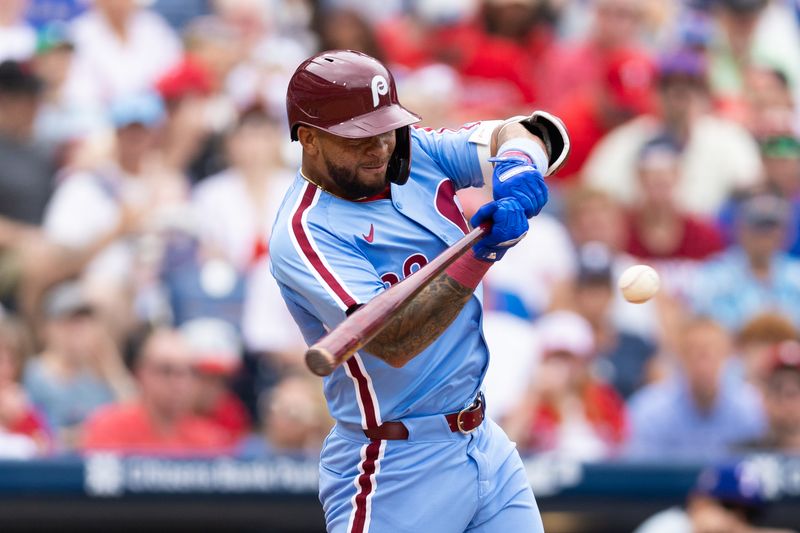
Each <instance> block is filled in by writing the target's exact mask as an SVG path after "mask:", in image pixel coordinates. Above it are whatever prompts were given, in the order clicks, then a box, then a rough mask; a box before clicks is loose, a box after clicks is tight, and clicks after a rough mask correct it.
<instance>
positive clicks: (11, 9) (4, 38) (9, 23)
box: [0, 0, 36, 63]
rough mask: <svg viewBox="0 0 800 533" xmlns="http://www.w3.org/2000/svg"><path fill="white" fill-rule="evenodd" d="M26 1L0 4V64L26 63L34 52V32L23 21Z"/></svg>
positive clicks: (6, 1) (13, 0) (9, 0)
mask: <svg viewBox="0 0 800 533" xmlns="http://www.w3.org/2000/svg"><path fill="white" fill-rule="evenodd" d="M27 3H28V2H27V0H5V1H4V2H0V63H1V62H3V61H5V60H8V59H10V60H14V61H26V60H28V59H30V58H31V56H32V55H33V53H34V50H36V30H34V29H33V28H32V27H31V25H30V24H28V23H27V21H26V20H25V8H26V7H27Z"/></svg>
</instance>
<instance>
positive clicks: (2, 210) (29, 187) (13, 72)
mask: <svg viewBox="0 0 800 533" xmlns="http://www.w3.org/2000/svg"><path fill="white" fill-rule="evenodd" d="M41 95H42V80H40V79H39V78H38V77H37V76H36V75H35V74H34V73H33V71H32V70H31V67H30V65H28V64H25V63H18V62H15V61H5V62H3V63H0V116H2V117H3V120H0V216H3V217H5V218H8V219H11V220H13V221H16V222H20V223H24V224H31V225H37V224H40V223H41V221H42V215H43V213H44V208H45V204H46V203H47V200H48V198H49V197H50V192H51V189H52V178H53V173H54V170H55V168H54V165H53V162H52V160H51V159H50V157H49V154H48V153H47V152H46V151H45V150H44V149H43V147H41V146H38V145H36V144H35V143H34V142H33V126H34V120H35V118H36V113H37V111H38V109H39V105H40V103H41Z"/></svg>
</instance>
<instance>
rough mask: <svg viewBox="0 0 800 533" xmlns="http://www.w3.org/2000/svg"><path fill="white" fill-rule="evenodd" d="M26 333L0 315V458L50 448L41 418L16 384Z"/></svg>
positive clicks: (24, 348) (26, 455)
mask: <svg viewBox="0 0 800 533" xmlns="http://www.w3.org/2000/svg"><path fill="white" fill-rule="evenodd" d="M28 344H29V342H28V335H27V332H26V331H25V329H24V327H23V325H22V324H21V323H19V322H17V321H16V320H14V319H11V318H0V457H3V458H10V457H14V458H27V457H31V456H34V455H37V454H42V453H45V452H47V451H48V450H49V449H50V437H49V435H48V433H47V431H46V429H45V423H44V419H43V417H42V416H41V415H40V414H39V413H38V412H37V411H36V410H35V409H34V407H33V405H32V404H31V403H30V401H29V400H28V397H27V394H25V391H24V390H23V388H22V386H21V385H20V377H21V374H22V367H23V362H24V359H25V357H26V356H27V355H28V353H29V346H28Z"/></svg>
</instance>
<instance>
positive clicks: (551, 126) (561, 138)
mask: <svg viewBox="0 0 800 533" xmlns="http://www.w3.org/2000/svg"><path fill="white" fill-rule="evenodd" d="M514 122H518V123H520V124H522V125H523V126H525V129H527V130H528V131H529V132H531V133H532V134H533V135H535V136H536V137H538V138H539V139H541V140H542V142H543V143H544V146H545V148H546V149H547V154H548V158H549V161H548V163H549V166H548V167H547V172H545V173H544V175H545V176H549V175H550V174H553V173H555V172H557V171H558V169H560V168H561V167H562V166H563V165H564V163H565V162H566V161H567V157H568V156H569V151H570V143H569V134H568V133H567V128H566V126H564V123H563V122H562V121H561V119H559V118H558V117H556V116H554V115H551V114H550V113H548V112H546V111H534V112H533V114H531V116H529V117H526V116H524V115H519V116H516V117H511V118H509V119H507V120H505V121H503V124H504V125H505V124H511V123H514Z"/></svg>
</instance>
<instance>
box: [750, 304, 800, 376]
mask: <svg viewBox="0 0 800 533" xmlns="http://www.w3.org/2000/svg"><path fill="white" fill-rule="evenodd" d="M799 337H800V336H799V335H798V331H797V329H796V328H795V327H794V325H792V321H791V320H789V319H788V318H787V317H786V316H784V315H782V314H780V313H774V312H766V313H761V314H758V315H756V316H755V317H753V318H752V319H750V320H749V321H748V322H747V323H746V324H744V326H742V328H741V329H740V330H739V333H738V335H737V338H736V352H737V359H738V361H737V362H738V363H741V365H742V373H743V375H744V378H745V380H747V381H748V382H749V383H753V384H755V385H759V384H761V383H762V382H763V381H764V379H765V378H766V376H767V375H768V374H769V372H770V370H771V364H772V358H771V357H770V355H769V354H770V351H771V350H773V348H774V346H775V345H777V344H780V343H782V342H784V341H790V340H795V339H797V338H799Z"/></svg>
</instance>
